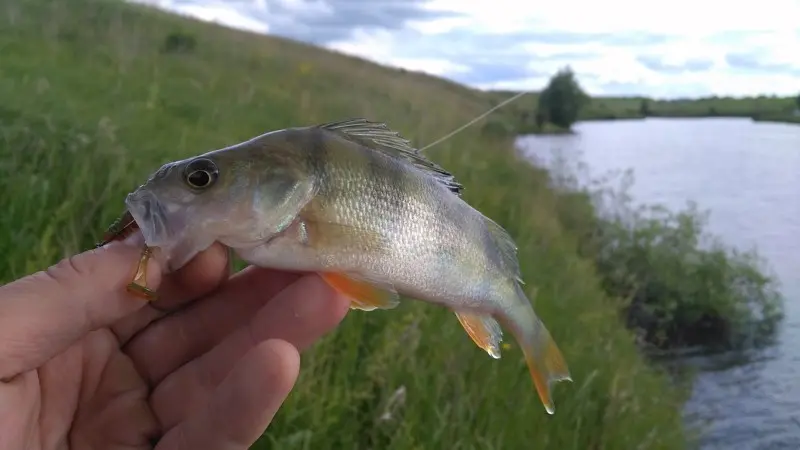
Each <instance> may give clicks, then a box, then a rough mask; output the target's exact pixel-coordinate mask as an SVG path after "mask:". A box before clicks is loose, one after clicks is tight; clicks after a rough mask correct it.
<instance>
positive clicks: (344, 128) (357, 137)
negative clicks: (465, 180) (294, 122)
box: [317, 118, 463, 195]
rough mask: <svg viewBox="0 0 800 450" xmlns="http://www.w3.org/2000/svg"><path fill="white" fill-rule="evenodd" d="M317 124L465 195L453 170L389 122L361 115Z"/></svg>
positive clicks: (456, 192)
mask: <svg viewBox="0 0 800 450" xmlns="http://www.w3.org/2000/svg"><path fill="white" fill-rule="evenodd" d="M317 128H321V129H324V130H329V131H333V132H335V133H337V134H339V135H340V136H343V137H344V138H346V139H348V140H350V141H353V142H356V143H358V144H361V145H364V146H366V147H369V148H371V149H373V150H376V151H379V152H382V153H384V154H387V155H389V156H392V157H394V158H401V159H404V160H405V161H407V162H410V163H411V164H413V165H414V167H416V168H418V169H421V170H423V171H424V172H426V173H428V174H430V175H431V176H433V177H434V178H436V180H437V181H439V182H440V183H442V184H444V185H445V186H447V188H448V189H450V191H451V192H453V193H454V194H456V195H461V191H462V189H463V186H462V185H461V184H460V183H458V182H457V181H456V180H455V177H454V176H453V174H451V173H450V172H448V171H446V170H445V169H443V168H442V167H440V166H439V165H437V164H435V163H434V162H432V161H430V160H429V159H428V158H426V157H425V156H424V155H423V154H422V153H421V152H420V151H419V150H418V149H415V148H413V147H412V146H411V143H410V141H408V140H407V139H404V138H403V137H401V136H400V133H398V132H397V131H392V130H391V129H390V128H389V127H388V126H387V125H386V124H385V123H381V122H370V121H369V120H367V119H362V118H357V119H347V120H342V121H339V122H330V123H325V124H322V125H317Z"/></svg>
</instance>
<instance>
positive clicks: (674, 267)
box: [554, 166, 783, 350]
mask: <svg viewBox="0 0 800 450" xmlns="http://www.w3.org/2000/svg"><path fill="white" fill-rule="evenodd" d="M565 170H567V171H569V170H570V169H568V168H567V169H565V168H564V167H563V166H561V167H559V171H560V172H561V174H560V177H558V178H554V181H556V183H557V187H558V188H559V190H560V192H561V196H562V198H563V202H564V206H563V207H561V208H560V209H559V214H560V219H561V222H562V223H563V224H564V226H565V227H567V228H568V229H570V230H571V232H572V233H574V234H575V236H576V237H577V239H578V240H579V242H580V251H581V252H582V253H583V256H588V257H590V258H592V259H593V261H594V262H595V266H596V269H597V271H598V273H599V275H600V276H601V278H602V280H603V282H602V283H603V287H604V289H605V290H606V292H608V293H609V294H610V295H612V296H616V297H619V298H622V299H625V306H624V308H623V310H622V315H623V319H624V320H625V322H626V324H627V325H628V327H630V328H632V329H634V330H636V331H637V333H638V334H639V336H640V338H641V343H643V344H645V345H646V346H651V347H655V348H660V349H665V348H678V347H691V346H700V347H705V348H706V350H721V349H737V348H744V347H747V346H751V345H762V344H764V343H767V342H769V341H771V340H772V338H773V337H774V335H775V332H776V330H777V326H778V325H779V323H780V322H781V319H782V318H783V299H782V297H781V296H780V294H779V293H778V290H777V282H776V280H775V279H774V277H773V276H772V275H771V274H768V270H767V268H766V265H765V263H764V261H763V260H761V258H760V257H759V255H758V253H757V252H756V251H755V250H751V251H747V252H742V251H739V250H737V249H735V248H734V247H730V246H727V245H725V244H724V243H722V242H721V241H720V240H719V239H718V238H717V237H715V236H713V235H711V234H709V233H708V232H707V231H705V229H706V227H707V219H708V214H707V212H705V211H700V210H699V209H698V208H697V206H696V205H695V204H691V203H690V204H689V206H688V208H686V209H685V210H682V211H677V212H674V211H670V210H668V209H666V208H664V207H663V206H660V205H645V206H639V207H636V206H634V205H633V203H632V201H631V197H630V196H629V195H628V193H627V191H628V190H629V188H630V186H631V185H632V183H633V175H632V174H631V173H630V172H628V173H627V174H626V175H625V176H624V177H623V178H622V180H621V184H620V186H619V188H618V189H612V188H610V187H609V186H610V185H609V184H608V183H609V181H610V179H609V178H607V179H601V180H596V181H594V182H593V183H592V185H591V186H585V187H580V186H579V184H578V183H577V181H576V180H577V175H576V174H569V173H567V174H565V173H564V171H565ZM587 200H588V201H587ZM580 202H586V203H585V204H586V207H585V208H584V209H583V210H581V209H580V208H576V204H578V203H580Z"/></svg>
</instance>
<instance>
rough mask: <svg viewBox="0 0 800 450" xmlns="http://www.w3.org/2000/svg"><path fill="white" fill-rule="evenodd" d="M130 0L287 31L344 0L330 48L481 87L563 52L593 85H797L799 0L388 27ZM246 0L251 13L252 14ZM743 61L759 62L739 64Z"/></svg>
mask: <svg viewBox="0 0 800 450" xmlns="http://www.w3.org/2000/svg"><path fill="white" fill-rule="evenodd" d="M137 1H140V2H149V3H154V4H158V5H159V6H161V7H163V8H167V9H173V10H176V11H178V12H181V13H183V14H189V15H193V16H195V17H198V18H201V19H203V20H215V21H218V22H220V23H224V24H227V25H229V26H233V27H239V28H245V29H249V30H253V31H257V32H267V31H269V30H270V26H273V27H274V28H275V29H278V28H280V26H282V27H283V28H281V30H282V32H283V34H284V35H288V36H289V37H293V35H292V30H293V29H295V28H297V29H299V28H302V25H307V24H308V23H311V22H308V18H309V17H311V15H314V17H321V16H325V17H331V18H336V17H335V15H336V14H337V11H344V9H342V10H337V9H336V8H337V7H339V8H342V5H345V6H346V7H349V8H351V9H350V10H349V11H348V12H347V13H344V12H342V13H341V17H338V18H336V19H338V22H331V24H333V25H331V24H328V25H327V26H328V27H331V26H338V27H339V30H340V31H341V33H339V34H338V37H336V38H333V40H330V39H323V41H324V42H325V45H327V46H328V47H329V48H332V49H336V50H338V51H341V52H344V53H349V54H353V55H357V56H361V57H364V58H367V59H371V60H374V61H377V62H380V63H383V64H388V65H393V66H399V67H404V68H407V69H409V70H417V71H423V72H427V73H430V74H433V75H439V76H445V77H450V78H454V79H456V80H461V81H463V82H468V83H470V84H472V85H474V86H476V87H480V88H488V87H494V88H504V89H507V88H514V89H540V88H542V87H543V85H544V84H545V83H546V81H547V78H548V75H549V74H552V73H554V72H555V71H556V70H557V69H559V68H561V67H563V66H564V65H566V64H569V65H570V66H572V68H573V69H574V70H575V71H576V73H577V75H578V79H579V81H580V82H581V84H582V85H583V86H584V87H585V88H586V89H587V90H588V91H589V92H590V93H592V94H595V95H597V94H600V95H602V94H610V93H613V94H620V93H626V94H631V95H634V94H644V95H653V96H658V97H675V96H700V95H712V94H715V95H753V94H779V95H793V94H796V93H797V92H798V91H800V58H798V57H797V55H800V24H798V22H797V18H798V17H800V1H798V0H761V1H760V2H759V3H758V5H752V4H747V3H742V4H738V3H735V2H730V1H726V2H723V1H721V0H703V1H697V0H671V1H669V2H655V3H654V2H641V1H635V0H606V1H604V2H595V1H591V0H561V1H559V2H545V3H543V2H524V1H520V0H492V1H481V0H427V1H426V0H418V1H419V2H420V3H421V5H420V8H422V9H423V10H426V11H428V12H451V13H452V12H455V13H459V14H460V15H459V16H457V17H439V16H431V17H430V18H425V15H424V14H421V15H418V16H415V17H409V18H407V19H406V18H403V17H398V18H397V23H398V24H403V23H404V27H402V28H401V29H391V30H390V29H388V28H382V26H385V23H384V24H381V23H379V22H378V21H376V22H375V23H374V24H370V23H363V22H362V23H352V24H348V20H356V19H354V18H353V16H352V14H353V13H352V11H353V10H352V7H353V4H352V2H346V1H344V0H241V1H239V2H231V1H223V0H195V1H194V2H193V3H188V4H189V5H192V6H187V0H184V1H183V2H182V3H180V4H178V3H172V2H171V1H170V0H137ZM172 1H175V0H172ZM403 1H405V2H406V4H415V3H414V2H413V0H403ZM423 2H424V3H423ZM388 4H389V3H387V2H384V1H383V0H382V1H380V2H378V1H376V2H374V3H372V2H370V3H367V2H364V7H363V8H359V9H358V10H359V12H365V14H364V15H363V16H362V17H361V18H360V20H362V21H363V20H367V19H369V17H370V14H369V13H370V12H374V11H378V10H379V9H380V8H381V5H384V7H385V6H386V5H388ZM180 5H182V6H180ZM271 6H280V7H281V15H280V16H278V15H277V14H271V13H270V8H271ZM370 8H371V9H370ZM257 11H260V12H261V13H262V14H260V15H253V14H252V13H253V12H257ZM287 11H288V13H287ZM287 14H289V15H288V16H287ZM348 14H350V15H348ZM376 16H377V15H376ZM255 17H262V18H263V19H262V20H258V19H256V18H255ZM365 17H366V19H365ZM293 23H294V24H297V25H298V26H297V27H292V26H291V25H292V24H293ZM287 24H288V25H289V26H287ZM305 28H306V29H309V26H306V27H305ZM310 28H311V29H312V31H313V26H312V27H310ZM287 30H288V31H287ZM328 31H330V29H328ZM298 33H299V32H298ZM299 38H301V39H302V38H306V39H308V36H307V35H304V36H299ZM732 54H735V55H740V56H742V57H740V58H739V59H738V60H737V61H738V62H739V63H740V65H739V66H736V65H732V64H731V61H730V60H729V58H728V56H729V55H732ZM643 58H649V59H643ZM752 62H755V63H757V64H761V65H766V66H768V68H769V70H767V69H765V68H764V67H762V68H758V67H750V68H745V67H743V66H741V64H745V63H752ZM751 65H752V64H751ZM681 67H685V70H680V69H681ZM792 68H794V72H792V71H791V69H792ZM478 72H482V73H478Z"/></svg>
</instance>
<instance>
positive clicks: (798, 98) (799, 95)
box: [795, 94, 800, 111]
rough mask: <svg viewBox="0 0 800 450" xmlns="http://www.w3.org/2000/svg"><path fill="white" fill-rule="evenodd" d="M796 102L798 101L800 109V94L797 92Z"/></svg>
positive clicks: (799, 108) (799, 109)
mask: <svg viewBox="0 0 800 450" xmlns="http://www.w3.org/2000/svg"><path fill="white" fill-rule="evenodd" d="M795 103H797V109H798V111H800V94H797V98H796V99H795Z"/></svg>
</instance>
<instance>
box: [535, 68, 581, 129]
mask: <svg viewBox="0 0 800 450" xmlns="http://www.w3.org/2000/svg"><path fill="white" fill-rule="evenodd" d="M588 101H589V96H588V95H587V94H586V93H585V92H584V91H583V89H581V87H580V85H579V84H578V82H577V81H576V80H575V74H574V73H573V72H572V69H571V68H570V67H569V66H567V67H565V68H563V69H561V70H559V71H558V72H557V73H556V74H555V75H553V77H552V78H551V79H550V83H549V84H548V85H547V87H546V88H545V89H544V90H543V91H542V93H541V94H540V95H539V105H538V107H537V109H538V111H539V112H540V113H541V114H542V115H543V117H544V119H545V120H546V121H547V122H550V123H552V124H553V125H556V126H558V127H561V128H566V129H569V128H571V127H572V124H574V123H575V122H576V121H577V120H578V113H580V110H581V108H582V107H583V106H584V105H585V104H586V103H588Z"/></svg>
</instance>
